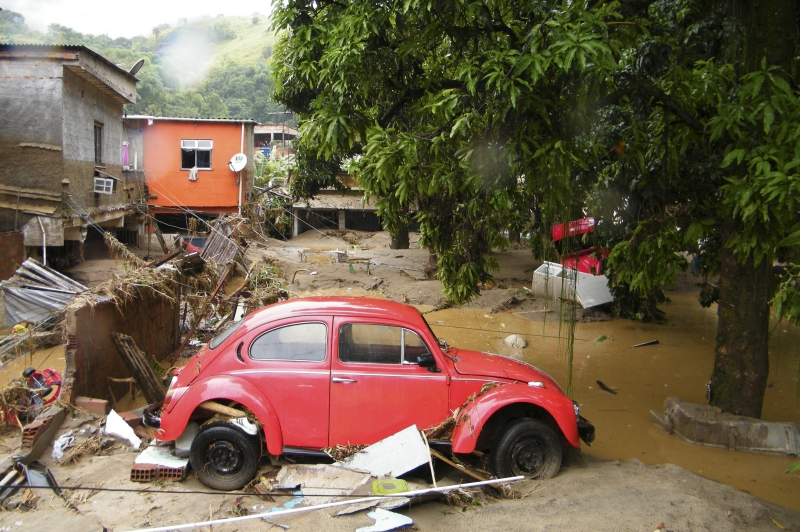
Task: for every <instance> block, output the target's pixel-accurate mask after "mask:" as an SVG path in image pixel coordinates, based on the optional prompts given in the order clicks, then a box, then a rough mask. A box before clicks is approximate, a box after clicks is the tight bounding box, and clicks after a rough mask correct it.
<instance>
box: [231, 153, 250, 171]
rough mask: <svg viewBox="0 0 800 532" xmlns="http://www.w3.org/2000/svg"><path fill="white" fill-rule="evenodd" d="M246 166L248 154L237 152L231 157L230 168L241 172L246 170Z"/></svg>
mask: <svg viewBox="0 0 800 532" xmlns="http://www.w3.org/2000/svg"><path fill="white" fill-rule="evenodd" d="M245 166H247V155H245V154H244V153H237V154H236V155H234V156H233V157H231V160H230V162H229V163H228V168H230V169H231V171H232V172H241V171H242V170H244V167H245Z"/></svg>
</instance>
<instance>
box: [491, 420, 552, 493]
mask: <svg viewBox="0 0 800 532" xmlns="http://www.w3.org/2000/svg"><path fill="white" fill-rule="evenodd" d="M561 455H562V449H561V442H560V441H559V440H558V436H557V435H556V433H555V432H553V430H552V429H551V428H550V427H548V426H547V425H545V424H544V423H542V422H541V421H539V420H537V419H523V420H520V421H516V422H514V423H512V424H510V425H509V426H508V427H507V428H506V431H505V432H504V433H503V434H501V435H500V438H499V439H498V440H497V443H496V445H495V447H494V449H493V450H492V453H491V461H490V463H491V469H492V473H494V475H495V476H496V477H497V478H507V477H516V476H519V475H525V476H527V477H531V478H534V479H545V478H553V477H554V476H556V474H557V473H558V470H559V469H560V468H561Z"/></svg>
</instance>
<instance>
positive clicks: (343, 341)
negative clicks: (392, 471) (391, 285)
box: [150, 297, 594, 490]
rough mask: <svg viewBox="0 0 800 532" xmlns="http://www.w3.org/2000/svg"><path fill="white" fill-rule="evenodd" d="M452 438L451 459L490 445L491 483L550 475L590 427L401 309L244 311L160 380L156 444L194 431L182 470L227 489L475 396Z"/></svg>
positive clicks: (359, 305) (364, 302)
mask: <svg viewBox="0 0 800 532" xmlns="http://www.w3.org/2000/svg"><path fill="white" fill-rule="evenodd" d="M488 382H494V383H498V384H502V385H501V386H497V387H495V388H493V389H491V390H489V391H488V392H486V393H484V394H483V395H480V396H479V397H477V399H475V400H473V401H471V402H470V403H469V405H468V406H467V407H466V408H465V409H464V411H463V414H460V415H459V423H458V425H457V426H456V428H455V430H454V431H453V435H452V437H451V444H452V450H453V452H454V453H471V452H472V451H475V450H484V451H486V450H490V452H491V454H490V463H491V468H492V472H493V473H494V474H495V475H496V476H497V477H498V478H500V477H507V476H513V475H519V474H524V475H530V476H533V477H536V478H549V477H552V476H554V475H555V474H556V473H558V470H559V468H560V466H561V456H562V447H563V446H569V447H576V448H577V447H580V439H583V440H584V441H585V442H586V443H590V442H591V441H592V440H593V439H594V427H593V426H592V425H591V424H590V423H589V422H587V421H586V420H584V419H583V418H582V417H581V416H580V415H579V412H578V406H577V404H576V403H574V402H573V401H571V400H570V399H569V398H568V397H567V396H566V395H565V394H564V392H563V391H562V389H561V388H560V387H559V386H558V384H556V382H555V381H554V380H553V379H552V378H550V377H549V376H548V375H547V374H545V373H544V372H542V371H540V370H538V369H536V368H534V367H533V366H529V365H527V364H524V363H522V362H518V361H516V360H512V359H509V358H506V357H502V356H497V355H490V354H487V353H478V352H474V351H467V350H463V349H456V348H454V347H449V346H448V345H447V344H446V342H444V341H441V340H437V338H436V336H435V335H434V334H433V332H432V331H431V329H430V327H429V326H428V324H427V323H426V322H425V319H424V318H423V317H422V315H421V314H420V313H419V312H418V311H417V310H416V309H414V308H413V307H410V306H407V305H402V304H399V303H394V302H390V301H384V300H376V299H366V298H355V297H310V298H303V299H293V300H290V301H285V302H282V303H277V304H275V305H271V306H269V307H266V308H263V309H261V310H258V311H256V312H253V313H251V314H250V315H249V316H247V317H246V318H245V319H244V320H242V321H240V322H238V323H236V324H234V325H232V326H231V327H229V328H228V329H227V330H225V331H224V332H222V333H221V334H220V335H219V336H217V337H216V338H214V339H213V340H212V341H211V342H210V343H209V344H208V346H207V347H206V348H204V349H203V350H202V351H200V352H199V353H198V354H197V355H195V356H194V357H193V358H192V359H191V360H190V361H189V363H188V364H186V365H185V366H184V367H183V368H182V371H180V373H179V374H178V375H177V376H176V377H175V378H174V379H173V382H172V384H171V385H170V387H169V391H168V392H167V395H166V398H165V400H164V403H163V405H162V407H161V415H160V419H158V418H155V417H154V418H151V419H150V424H151V425H153V426H156V427H157V430H156V431H155V435H156V437H157V438H159V439H161V440H174V439H176V438H178V437H179V436H180V435H181V434H182V433H183V431H184V430H185V429H186V426H187V423H188V422H189V421H190V420H192V419H194V420H198V421H199V422H200V423H202V425H201V429H200V432H199V433H198V434H197V436H196V437H195V438H194V440H193V442H192V445H191V453H190V461H191V464H192V467H193V468H194V470H195V471H197V475H198V477H199V478H200V480H201V481H202V482H203V483H205V484H206V485H208V486H210V487H212V488H216V489H227V490H230V489H238V488H241V487H242V486H244V485H245V484H247V483H248V482H249V481H250V480H251V479H252V478H253V477H254V476H255V474H256V472H257V471H258V466H259V460H260V458H261V454H262V441H263V443H264V446H265V447H266V450H267V451H268V452H269V453H270V454H272V455H281V454H314V453H319V452H320V450H321V449H323V448H325V447H330V446H334V445H337V444H371V443H375V442H377V441H379V440H381V439H383V438H386V437H388V436H391V435H392V434H394V433H396V432H398V431H400V430H402V429H404V428H406V427H409V426H410V425H416V426H417V427H419V428H426V427H431V426H434V425H436V424H438V423H440V422H441V421H443V420H444V419H446V418H447V417H448V416H449V415H450V414H451V412H452V411H453V410H454V409H456V408H458V407H459V406H461V405H462V404H463V403H465V402H466V401H467V399H468V398H469V397H470V396H471V395H472V394H475V393H476V392H479V391H480V389H481V387H482V386H483V385H484V384H486V383H488ZM206 401H215V402H216V403H218V404H222V405H226V406H230V407H233V408H236V409H238V410H241V411H249V412H250V413H251V414H253V415H254V416H255V417H256V418H257V420H258V422H259V424H260V425H261V428H260V430H256V425H255V424H251V423H248V422H246V421H244V422H242V421H241V420H240V421H239V422H238V423H235V422H229V421H212V422H206V423H204V420H210V419H211V418H212V417H213V416H214V413H213V412H211V411H209V410H207V409H206V408H204V407H202V406H201V405H202V403H204V402H206Z"/></svg>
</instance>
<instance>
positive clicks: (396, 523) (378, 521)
mask: <svg viewBox="0 0 800 532" xmlns="http://www.w3.org/2000/svg"><path fill="white" fill-rule="evenodd" d="M367 516H369V517H371V518H372V519H374V520H375V524H374V525H372V526H362V527H361V528H356V532H388V531H389V530H397V529H398V528H400V527H404V526H411V525H413V524H414V521H413V520H412V519H411V518H410V517H408V516H405V515H402V514H396V513H394V512H390V511H389V510H383V509H381V508H377V509H375V510H374V511H372V512H370V513H368V514H367Z"/></svg>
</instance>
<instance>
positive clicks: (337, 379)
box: [331, 377, 358, 384]
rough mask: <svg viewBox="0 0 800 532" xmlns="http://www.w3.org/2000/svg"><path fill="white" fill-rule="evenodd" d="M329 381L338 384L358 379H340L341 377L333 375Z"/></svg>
mask: <svg viewBox="0 0 800 532" xmlns="http://www.w3.org/2000/svg"><path fill="white" fill-rule="evenodd" d="M331 382H337V383H339V384H351V383H353V382H358V381H357V380H355V379H342V378H341V377H334V378H332V379H331Z"/></svg>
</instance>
